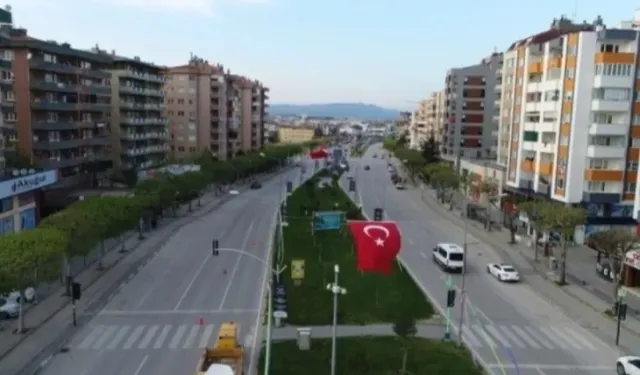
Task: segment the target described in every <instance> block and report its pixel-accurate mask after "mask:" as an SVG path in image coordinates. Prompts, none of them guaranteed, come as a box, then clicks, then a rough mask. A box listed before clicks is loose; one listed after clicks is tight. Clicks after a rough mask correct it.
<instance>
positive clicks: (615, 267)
mask: <svg viewBox="0 0 640 375" xmlns="http://www.w3.org/2000/svg"><path fill="white" fill-rule="evenodd" d="M639 241H640V240H639V239H638V237H637V236H636V235H635V234H634V233H632V232H630V231H628V230H625V229H619V228H615V229H609V230H606V231H602V232H596V233H593V234H591V235H590V236H589V244H590V245H591V246H593V247H594V248H595V249H596V250H598V251H600V252H602V253H603V254H604V256H605V260H606V261H607V263H609V269H610V271H611V275H612V276H613V290H612V296H611V297H612V300H613V301H617V300H618V290H619V289H620V286H621V283H622V271H623V269H624V268H623V266H622V264H623V262H624V258H625V255H626V254H627V252H629V251H631V250H633V249H634V248H636V247H637V246H638V244H639Z"/></svg>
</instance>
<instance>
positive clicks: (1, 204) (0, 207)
mask: <svg viewBox="0 0 640 375" xmlns="http://www.w3.org/2000/svg"><path fill="white" fill-rule="evenodd" d="M11 210H13V197H9V198H5V199H2V200H0V213H4V212H9V211H11Z"/></svg>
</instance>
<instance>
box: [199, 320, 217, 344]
mask: <svg viewBox="0 0 640 375" xmlns="http://www.w3.org/2000/svg"><path fill="white" fill-rule="evenodd" d="M213 328H214V325H213V324H207V326H206V327H204V331H203V332H202V336H201V337H200V345H198V347H199V348H206V347H207V346H208V345H209V338H211V335H212V334H213Z"/></svg>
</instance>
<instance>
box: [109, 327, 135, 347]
mask: <svg viewBox="0 0 640 375" xmlns="http://www.w3.org/2000/svg"><path fill="white" fill-rule="evenodd" d="M129 329H131V326H123V327H120V329H119V330H118V333H116V335H115V337H114V338H113V340H111V342H110V343H109V345H107V349H109V350H113V349H115V348H116V347H117V346H118V344H120V341H122V339H124V337H125V336H126V335H127V332H129Z"/></svg>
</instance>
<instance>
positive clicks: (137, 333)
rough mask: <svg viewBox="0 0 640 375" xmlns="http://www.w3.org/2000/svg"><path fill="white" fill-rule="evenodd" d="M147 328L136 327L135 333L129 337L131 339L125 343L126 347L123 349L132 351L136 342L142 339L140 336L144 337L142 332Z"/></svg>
mask: <svg viewBox="0 0 640 375" xmlns="http://www.w3.org/2000/svg"><path fill="white" fill-rule="evenodd" d="M145 327H146V326H139V327H136V329H135V330H133V332H132V333H131V336H129V338H128V339H127V341H126V342H125V343H124V346H123V347H122V348H123V349H131V348H132V347H133V344H135V342H136V340H138V338H140V335H142V332H143V331H144V329H145Z"/></svg>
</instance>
